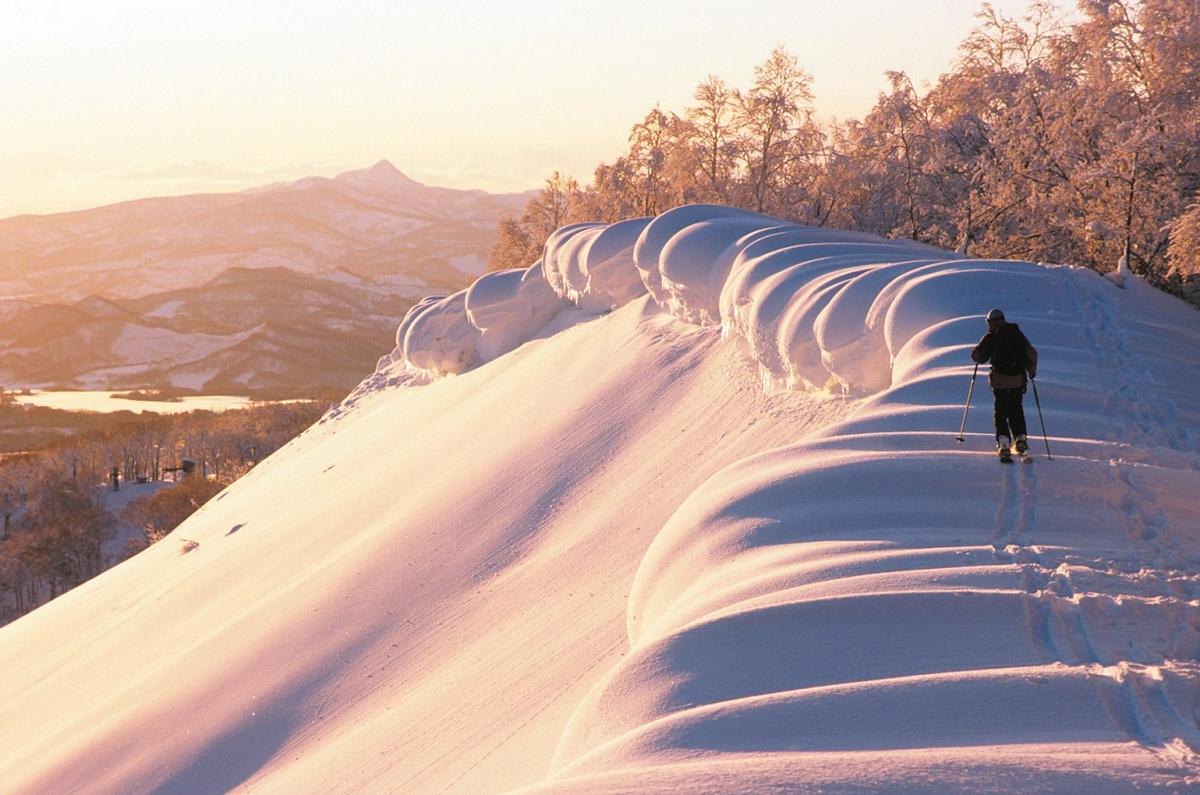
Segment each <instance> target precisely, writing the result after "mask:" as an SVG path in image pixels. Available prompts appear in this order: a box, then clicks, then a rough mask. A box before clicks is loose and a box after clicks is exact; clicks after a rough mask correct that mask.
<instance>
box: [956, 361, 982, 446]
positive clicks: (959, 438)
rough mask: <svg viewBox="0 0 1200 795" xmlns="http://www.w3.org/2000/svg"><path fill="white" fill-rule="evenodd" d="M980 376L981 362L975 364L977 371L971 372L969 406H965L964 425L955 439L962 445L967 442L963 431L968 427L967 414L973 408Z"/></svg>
mask: <svg viewBox="0 0 1200 795" xmlns="http://www.w3.org/2000/svg"><path fill="white" fill-rule="evenodd" d="M978 374H979V362H975V369H974V370H973V371H972V372H971V385H970V386H969V387H967V405H965V406H963V419H962V425H960V426H958V436H955V437H954V441H956V442H958V443H959V444H962V443H963V442H965V441H966V439H964V438H963V431H964V430H966V427H967V412H968V411H969V410H970V408H971V395H972V394H973V393H974V392H975V376H976V375H978Z"/></svg>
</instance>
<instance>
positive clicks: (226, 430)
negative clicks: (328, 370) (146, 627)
mask: <svg viewBox="0 0 1200 795" xmlns="http://www.w3.org/2000/svg"><path fill="white" fill-rule="evenodd" d="M326 408H327V404H326V403H324V402H316V401H304V402H297V403H287V404H268V405H263V406H254V407H251V408H247V409H240V410H229V411H224V412H220V413H214V412H210V411H193V412H188V413H186V414H174V415H141V416H139V417H138V418H137V419H135V420H131V421H126V422H120V423H118V424H116V425H113V426H110V427H105V428H101V429H96V430H91V431H86V432H84V433H81V434H78V435H76V436H72V437H70V438H66V439H60V440H59V441H56V442H54V443H52V444H50V445H48V446H46V447H44V448H42V449H39V450H36V451H31V452H23V453H19V454H5V455H0V519H2V520H3V524H2V525H0V624H3V623H5V622H7V621H10V620H12V619H13V618H16V617H17V616H20V615H22V614H24V613H26V612H28V611H29V610H32V609H34V608H35V607H37V606H39V605H41V604H43V603H45V602H47V601H49V600H50V599H53V598H54V597H56V596H58V595H59V594H61V593H63V592H64V591H67V590H69V589H71V588H73V587H75V586H76V585H79V584H80V583H83V582H85V581H87V580H88V579H90V578H91V577H94V576H95V575H97V574H99V573H100V572H101V571H103V570H104V569H106V568H109V567H110V566H112V565H115V564H116V563H118V562H120V561H121V560H124V559H125V558H127V557H129V556H130V555H132V554H135V553H136V552H138V551H140V550H141V549H143V548H145V547H146V546H147V545H148V544H152V543H154V542H155V541H158V540H159V539H161V538H162V537H163V536H165V535H166V534H167V533H169V532H170V531H171V530H173V529H174V528H175V527H176V526H177V525H178V524H179V523H180V522H182V521H183V520H184V519H186V518H187V517H188V516H190V515H191V514H192V513H193V512H194V511H196V510H197V509H198V508H199V507H200V506H201V505H203V504H204V503H205V502H206V501H207V500H208V499H209V498H211V497H212V496H214V495H215V494H217V493H218V492H219V491H221V489H223V488H224V487H225V486H226V485H228V484H230V483H232V482H233V481H235V480H237V479H238V478H239V477H241V476H242V475H243V474H245V473H246V472H248V471H249V470H250V469H251V468H252V467H254V466H255V464H257V463H258V461H260V460H262V458H264V457H266V456H268V455H270V454H271V453H272V452H274V451H275V450H277V449H278V448H279V447H282V446H283V445H284V444H285V443H286V442H287V441H288V440H290V439H292V438H293V437H295V436H296V435H297V434H299V433H300V432H301V431H303V430H304V429H305V428H307V427H308V426H310V425H311V424H312V423H313V422H315V421H316V420H317V419H318V418H319V417H320V416H321V414H322V413H323V412H324V411H325V409H326ZM185 462H190V464H187V465H186V466H185ZM185 469H186V470H188V472H187V474H186V476H185ZM114 472H115V473H116V475H117V478H116V481H117V482H116V485H117V487H118V488H119V489H122V490H125V491H126V492H127V493H128V491H129V490H130V489H134V490H135V492H134V493H136V489H137V488H138V485H137V484H139V483H148V482H154V481H159V480H160V479H164V478H166V477H167V476H168V475H169V476H170V477H171V479H172V484H171V485H170V486H160V487H159V488H156V489H150V488H147V489H145V490H146V492H147V493H146V494H145V495H144V496H138V497H136V498H134V499H132V500H130V501H128V502H127V503H125V505H124V507H123V508H122V509H121V510H120V512H119V513H117V512H114V511H113V510H110V508H109V506H110V505H113V504H115V502H116V501H115V500H114V499H113V497H112V496H110V495H111V490H112V488H113V477H112V476H113V473H114ZM121 526H125V527H126V528H131V529H133V530H134V531H135V532H134V533H132V534H131V536H130V537H129V538H128V539H127V540H126V543H125V544H116V543H115V542H116V541H117V530H118V528H119V527H121Z"/></svg>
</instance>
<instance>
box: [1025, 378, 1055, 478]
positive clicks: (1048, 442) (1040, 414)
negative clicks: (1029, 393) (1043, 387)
mask: <svg viewBox="0 0 1200 795" xmlns="http://www.w3.org/2000/svg"><path fill="white" fill-rule="evenodd" d="M1029 383H1031V384H1033V402H1034V403H1036V404H1037V410H1038V420H1040V421H1041V423H1042V439H1044V440H1045V442H1046V460H1047V461H1053V460H1054V459H1053V458H1051V457H1050V437H1048V436H1046V418H1045V417H1043V416H1042V401H1040V400H1038V393H1037V380H1036V379H1035V378H1033V377H1030V379H1029Z"/></svg>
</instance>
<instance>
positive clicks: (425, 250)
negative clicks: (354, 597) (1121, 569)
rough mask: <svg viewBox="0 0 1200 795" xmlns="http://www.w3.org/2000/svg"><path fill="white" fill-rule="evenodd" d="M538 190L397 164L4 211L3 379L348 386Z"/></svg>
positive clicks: (478, 259)
mask: <svg viewBox="0 0 1200 795" xmlns="http://www.w3.org/2000/svg"><path fill="white" fill-rule="evenodd" d="M528 198H529V194H520V193H517V194H499V195H497V194H489V193H485V192H483V191H475V190H454V189H449V188H437V187H430V186H427V185H422V184H420V183H418V182H415V181H414V180H412V179H409V178H408V177H406V176H405V175H404V174H402V173H401V172H400V171H399V170H397V169H396V168H395V167H394V166H393V165H392V164H391V163H389V162H387V161H386V160H383V161H380V162H379V163H377V164H375V165H374V166H372V167H371V168H368V169H362V170H359V171H349V172H346V173H344V174H341V175H339V176H337V177H334V178H326V177H307V178H304V179H301V180H298V181H296V182H290V183H284V184H277V185H269V186H266V187H262V188H254V189H251V190H246V191H242V192H240V193H228V194H205V195H194V196H177V197H166V198H152V199H140V200H137V201H130V202H124V203H121V204H114V205H109V206H106V207H98V208H95V209H91V210H82V211H78V212H70V213H60V214H55V215H22V216H15V217H12V218H7V219H3V220H0V384H3V385H6V386H16V385H51V384H54V385H70V386H74V387H81V388H126V387H162V386H170V385H174V386H186V387H190V388H196V389H202V390H204V391H206V392H214V391H221V390H228V389H230V388H234V387H238V388H239V391H246V390H247V389H276V388H288V387H295V388H300V387H310V386H317V385H329V386H334V387H337V388H347V389H348V388H349V387H351V386H353V385H354V384H356V383H358V381H359V380H361V378H362V377H363V376H365V375H366V374H368V373H369V372H370V371H371V369H372V368H373V366H374V363H375V360H376V359H377V358H378V356H379V355H381V354H382V353H385V352H386V351H387V350H389V349H390V348H391V347H392V345H393V342H392V340H391V335H392V333H393V331H394V329H395V326H396V323H397V322H398V320H399V317H400V316H402V315H403V312H404V310H405V309H406V308H407V306H409V305H410V304H411V303H412V302H413V301H414V300H415V299H417V298H420V297H421V296H423V295H427V294H431V293H445V292H449V291H453V290H457V289H460V288H462V287H464V286H466V284H467V283H469V281H470V280H471V279H472V278H473V277H474V276H476V275H478V274H479V273H480V272H482V270H483V266H484V258H485V256H486V252H487V249H488V247H489V246H490V245H491V242H492V240H493V238H494V236H495V230H496V224H497V222H498V221H499V220H500V219H501V218H502V217H503V216H505V215H507V214H510V213H519V212H520V210H521V209H522V208H523V207H524V205H525V203H526V201H527V200H528Z"/></svg>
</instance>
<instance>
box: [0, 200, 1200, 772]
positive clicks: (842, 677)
mask: <svg viewBox="0 0 1200 795" xmlns="http://www.w3.org/2000/svg"><path fill="white" fill-rule="evenodd" d="M993 305H995V306H1000V307H1002V308H1003V309H1004V310H1005V312H1006V314H1007V315H1008V317H1009V318H1010V319H1012V320H1015V321H1017V322H1020V324H1021V326H1022V328H1023V329H1025V330H1026V332H1027V333H1028V334H1029V336H1030V338H1031V339H1032V340H1033V342H1034V344H1035V345H1037V346H1038V348H1039V351H1040V353H1041V366H1040V372H1039V379H1038V381H1037V385H1038V388H1039V397H1040V401H1041V404H1042V408H1043V409H1044V410H1045V420H1046V424H1047V427H1048V429H1049V432H1050V436H1049V439H1048V443H1049V445H1050V446H1051V448H1052V450H1053V460H1048V459H1047V458H1046V457H1045V455H1044V451H1043V455H1042V458H1041V459H1040V460H1039V461H1037V462H1036V463H1033V464H1025V465H1022V464H1016V465H1012V466H1008V467H1005V466H1002V465H1001V464H999V463H997V462H996V460H995V456H994V454H993V453H992V452H991V431H990V427H989V426H990V416H989V414H990V411H989V409H990V406H988V405H987V404H988V402H989V401H988V399H987V396H986V391H987V390H986V389H982V388H981V389H979V390H977V391H976V397H977V403H976V405H975V407H974V408H973V410H972V413H971V416H970V421H969V423H968V434H967V443H966V444H964V445H957V444H955V442H954V439H953V436H954V431H955V430H957V427H958V422H959V418H960V416H961V405H962V404H961V401H962V400H963V398H964V397H965V393H966V387H967V382H968V379H969V376H970V373H971V369H970V366H969V359H968V357H967V352H968V350H969V349H970V347H971V346H972V345H973V344H974V343H975V342H976V340H977V339H978V337H979V335H980V333H981V332H982V331H983V323H982V321H981V319H980V317H981V315H982V314H983V312H985V311H986V310H987V309H988V308H990V307H991V306H993ZM1198 343H1200V322H1198V320H1197V315H1196V314H1195V312H1194V310H1192V309H1190V308H1188V307H1186V306H1184V305H1183V304H1181V303H1180V302H1178V301H1175V300H1174V299H1172V298H1169V297H1167V296H1164V295H1162V294H1159V293H1157V292H1155V291H1154V290H1152V289H1150V288H1148V287H1146V286H1145V285H1144V284H1142V283H1140V282H1139V281H1138V280H1137V279H1136V278H1132V277H1131V278H1129V279H1128V280H1127V282H1126V284H1125V289H1119V288H1118V287H1116V286H1114V285H1113V284H1112V283H1110V282H1109V281H1107V280H1105V279H1103V278H1102V277H1100V276H1098V275H1096V274H1094V273H1091V272H1088V271H1082V270H1077V269H1073V268H1069V267H1063V266H1044V265H1034V264H1031V263H1016V262H999V261H980V260H971V259H967V258H964V257H959V256H956V255H952V254H947V253H945V252H940V251H937V250H934V249H930V248H928V247H925V246H922V245H919V244H915V243H912V242H907V241H893V240H882V239H879V238H875V237H872V236H868V235H861V234H854V233H846V232H839V231H836V230H826V229H811V228H803V227H797V226H794V225H789V224H783V223H780V222H778V221H775V220H773V219H769V218H766V217H763V216H759V215H755V214H752V213H746V212H742V211H736V210H729V209H727V208H720V207H712V206H695V207H684V208H679V209H677V210H673V211H671V212H668V213H665V214H663V215H661V216H659V217H657V218H655V219H653V220H650V221H648V220H646V219H639V220H637V221H631V222H625V223H624V224H614V225H597V224H588V225H579V226H574V227H567V228H565V229H563V230H560V231H559V232H558V233H556V234H555V235H554V236H553V237H552V238H551V240H550V242H548V244H547V246H546V249H545V251H544V255H543V258H542V260H541V261H540V262H539V263H537V264H536V265H534V266H533V267H531V268H529V269H526V270H518V271H509V272H505V273H499V274H490V275H487V276H485V277H483V278H481V279H480V280H479V281H478V282H476V284H475V285H473V286H472V287H471V288H470V289H468V290H467V291H464V292H462V293H458V294H456V295H452V296H449V297H445V298H438V299H433V300H430V301H429V302H427V303H425V304H423V305H419V306H417V307H414V308H413V310H412V311H411V312H410V313H409V315H408V316H407V317H406V318H405V319H404V321H403V322H402V323H401V325H400V327H399V328H398V329H397V339H396V349H395V350H394V351H393V352H392V354H391V355H390V356H388V357H384V359H383V360H381V362H380V367H379V370H378V371H377V373H376V374H375V375H374V376H372V377H371V378H369V379H368V380H367V381H365V382H364V383H363V385H362V386H361V387H360V388H359V389H358V390H356V391H355V393H353V394H352V395H351V396H350V397H349V398H348V399H347V400H346V401H344V402H343V404H342V405H341V406H339V407H338V409H337V410H335V411H333V412H331V413H330V415H328V416H327V417H326V418H325V420H323V421H322V423H320V424H319V425H317V426H314V427H313V428H312V429H310V430H309V431H307V432H306V433H305V434H303V435H302V436H301V437H299V438H298V439H297V440H295V441H294V442H293V443H292V444H290V445H288V446H287V447H286V448H284V449H283V450H281V451H280V452H278V453H277V454H276V455H275V456H273V457H272V458H271V459H269V460H268V461H267V462H265V463H264V464H263V465H261V466H260V467H259V468H257V469H256V470H255V471H254V472H253V473H251V474H250V475H249V476H247V477H246V478H244V479H243V480H242V481H239V482H238V483H237V484H235V485H234V486H233V487H231V488H230V489H228V490H227V491H226V492H224V494H223V495H222V496H221V497H220V498H219V499H218V500H216V501H214V502H212V503H210V504H209V505H207V506H205V508H204V509H203V510H202V511H200V512H199V513H198V514H197V515H196V516H194V517H193V518H192V519H190V520H189V521H188V522H187V523H185V524H184V525H183V526H182V527H181V528H179V529H178V530H177V531H176V533H175V534H174V535H173V537H171V538H169V539H167V540H166V541H164V542H162V543H160V544H158V545H156V546H155V547H153V548H151V549H150V550H148V551H147V552H146V553H144V554H142V555H139V556H138V557H137V558H135V559H133V560H131V561H129V562H127V563H126V564H123V565H122V566H121V567H118V568H117V569H114V570H112V571H110V572H108V573H107V574H105V575H103V576H102V577H100V578H98V579H97V580H95V581H93V582H91V583H88V584H87V585H85V586H83V587H81V588H79V589H77V590H76V591H73V592H71V593H69V594H67V595H66V596H64V597H62V598H60V599H58V600H56V601H55V602H53V603H51V604H50V605H48V606H46V607H45V608H42V609H40V610H38V611H36V612H35V613H33V614H31V615H30V616H28V617H26V618H25V619H22V620H21V621H18V622H16V623H15V624H13V625H11V626H9V627H6V628H4V629H3V630H0V665H3V666H4V670H5V672H6V676H5V677H4V678H3V679H2V680H0V697H2V698H3V699H4V703H5V704H6V707H7V709H6V712H5V714H4V717H3V718H0V738H3V741H2V742H0V780H3V781H4V782H5V788H6V790H11V791H13V792H22V793H23V792H30V793H32V792H44V791H68V790H72V789H81V790H87V789H91V790H94V791H113V792H115V791H122V792H145V791H160V792H205V791H213V792H216V791H224V790H237V791H245V792H296V791H313V792H317V791H379V792H392V791H406V792H407V791H429V792H435V791H461V792H479V791H500V790H506V789H511V788H515V787H533V788H537V789H543V790H547V791H554V792H583V791H647V790H653V791H756V790H758V791H780V790H813V789H820V788H824V789H830V790H839V789H843V790H845V789H876V790H878V789H900V790H904V791H914V790H921V789H928V790H934V791H946V790H966V789H970V790H978V791H1023V792H1027V791H1113V790H1127V789H1131V788H1133V787H1135V786H1136V787H1140V788H1142V789H1150V790H1154V789H1158V790H1163V791H1177V790H1182V789H1187V788H1189V787H1196V786H1200V756H1198V755H1197V752H1198V749H1200V725H1198V718H1197V716H1198V715H1200V660H1198V658H1200V575H1198V574H1197V571H1198V568H1200V504H1198V500H1197V498H1196V496H1195V495H1196V494H1198V493H1200V452H1198V450H1197V429H1198V427H1200V408H1198V406H1197V403H1196V401H1195V399H1194V396H1195V393H1196V389H1197V387H1198V385H1200V367H1198V365H1197V359H1196V355H1195V351H1196V349H1197V344H1198ZM445 375H453V376H454V377H441V376H445ZM764 385H765V386H767V387H769V388H768V389H763V386H764ZM784 386H787V387H791V388H790V389H780V388H779V387H784ZM1027 413H1028V414H1029V415H1030V420H1031V423H1030V425H1031V427H1034V428H1037V427H1039V426H1038V425H1037V414H1036V409H1035V407H1034V406H1032V405H1028V406H1027ZM1036 441H1037V444H1038V445H1042V444H1043V443H1042V442H1041V440H1036ZM114 671H119V672H121V673H120V676H113V673H112V672H114ZM20 715H37V716H39V720H38V721H36V722H32V723H31V722H28V721H25V720H21V719H20V718H19V717H18V716H20Z"/></svg>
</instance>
